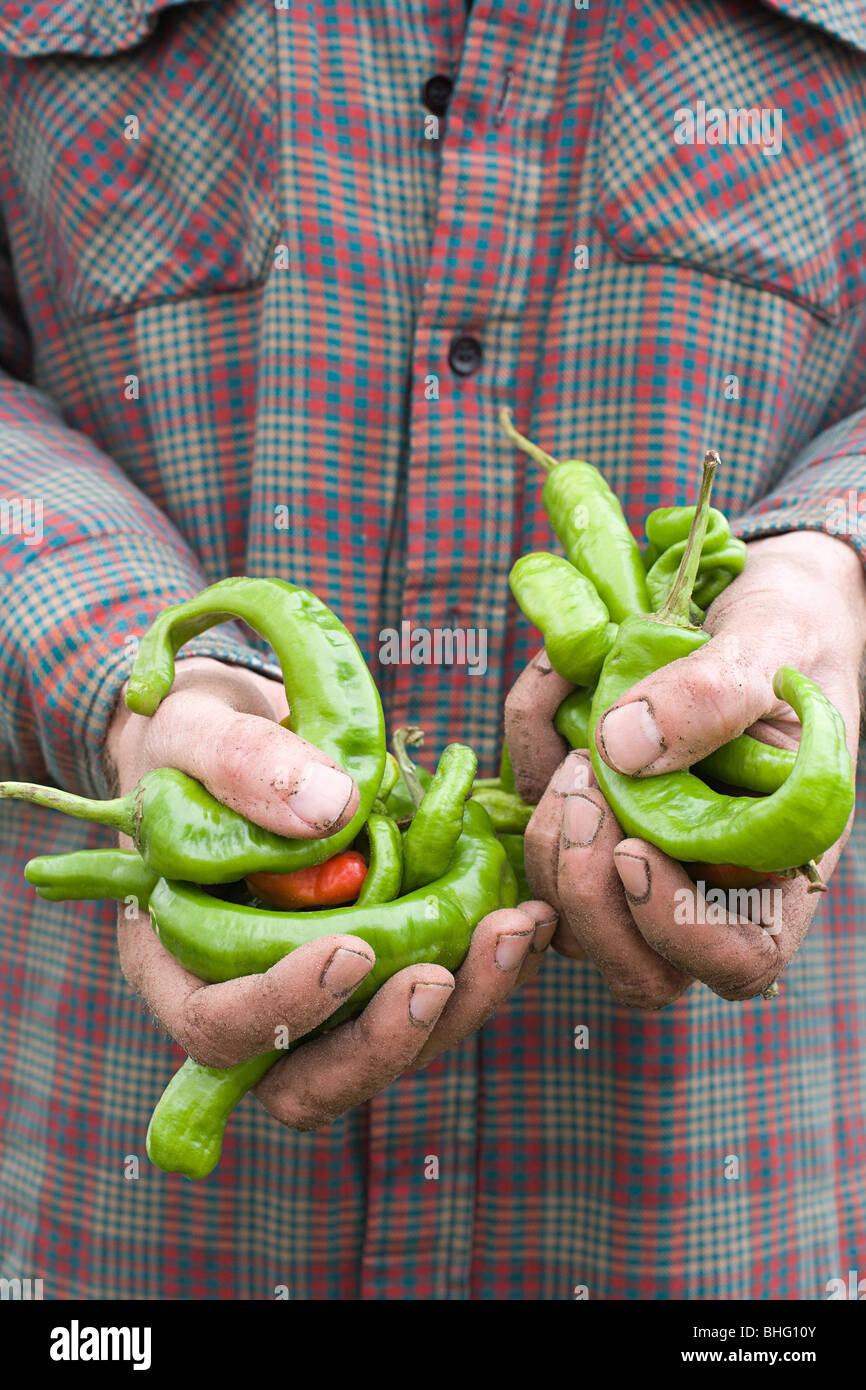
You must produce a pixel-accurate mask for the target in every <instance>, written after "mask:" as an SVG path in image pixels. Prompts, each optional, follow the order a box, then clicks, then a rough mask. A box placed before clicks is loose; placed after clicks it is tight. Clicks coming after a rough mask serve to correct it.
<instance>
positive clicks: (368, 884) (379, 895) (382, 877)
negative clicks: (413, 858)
mask: <svg viewBox="0 0 866 1390" xmlns="http://www.w3.org/2000/svg"><path fill="white" fill-rule="evenodd" d="M365 831H366V835H367V843H368V845H369V858H368V868H367V877H366V878H365V879H364V882H363V883H362V885H361V891H360V893H359V894H358V897H357V898H356V900H355V907H372V906H373V905H374V904H375V903H389V902H391V900H392V899H393V898H396V897H397V896H398V895H399V892H400V884H401V882H402V879H403V838H402V836H401V834H400V831H399V829H398V828H397V822H396V821H395V820H392V818H391V817H390V816H388V815H378V814H374V815H370V816H369V818H368V820H367V824H366V826H365Z"/></svg>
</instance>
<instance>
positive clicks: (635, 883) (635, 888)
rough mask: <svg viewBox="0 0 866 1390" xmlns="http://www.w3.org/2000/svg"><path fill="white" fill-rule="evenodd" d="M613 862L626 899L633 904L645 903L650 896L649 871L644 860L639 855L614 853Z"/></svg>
mask: <svg viewBox="0 0 866 1390" xmlns="http://www.w3.org/2000/svg"><path fill="white" fill-rule="evenodd" d="M613 862H614V864H616V871H617V873H618V874H619V877H620V881H621V883H622V886H623V888H624V889H625V893H626V897H627V898H628V899H629V900H630V901H631V902H633V903H645V902H646V900H647V898H648V897H649V895H650V871H649V864H648V863H647V862H646V860H645V859H641V857H640V855H639V854H616V853H614V856H613Z"/></svg>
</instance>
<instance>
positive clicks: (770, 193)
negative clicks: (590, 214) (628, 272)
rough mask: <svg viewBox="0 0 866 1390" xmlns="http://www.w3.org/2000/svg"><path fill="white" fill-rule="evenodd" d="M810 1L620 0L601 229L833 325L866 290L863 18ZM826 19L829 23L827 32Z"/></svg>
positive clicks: (840, 5)
mask: <svg viewBox="0 0 866 1390" xmlns="http://www.w3.org/2000/svg"><path fill="white" fill-rule="evenodd" d="M815 9H816V7H814V6H810V5H805V4H800V3H798V0H784V3H783V0H778V3H772V4H770V3H769V0H768V3H766V4H764V5H756V4H753V3H746V0H703V2H702V3H698V0H690V3H686V4H684V3H682V0H657V3H656V4H654V5H651V6H647V5H643V4H640V3H637V2H636V0H623V3H621V5H620V7H619V15H618V19H615V20H614V21H613V23H614V24H615V32H614V36H613V42H612V49H611V59H610V68H609V71H608V73H607V84H606V88H605V92H604V98H603V108H602V112H601V117H600V140H599V164H598V170H597V174H596V195H597V197H596V209H597V211H596V218H595V220H596V226H597V228H598V230H599V231H600V232H601V234H602V236H603V237H604V238H605V240H606V241H607V242H608V243H609V244H610V245H611V246H612V247H613V249H614V251H615V252H616V254H617V255H618V256H619V257H621V258H622V259H624V260H628V261H642V262H667V263H671V264H675V265H684V266H691V267H693V268H695V269H697V270H700V271H704V272H706V273H708V274H711V275H716V276H722V277H725V278H728V279H731V280H736V281H739V282H742V283H744V284H747V285H750V286H754V287H756V288H758V289H761V290H766V291H769V292H771V293H773V294H777V295H782V296H784V297H786V298H788V299H791V300H793V301H795V302H796V303H798V304H800V305H803V306H804V307H805V308H806V309H808V310H810V311H811V312H812V313H813V314H815V315H817V316H818V317H819V318H821V319H824V320H827V321H833V320H836V319H840V318H842V317H843V316H845V315H846V314H849V313H851V312H852V311H854V310H856V309H857V308H858V307H859V306H860V305H861V304H862V303H863V301H864V299H866V256H864V241H866V236H864V232H866V226H864V208H866V14H864V12H863V8H862V6H861V5H860V4H855V3H844V2H843V0H825V3H824V4H823V5H822V7H821V13H820V16H819V15H818V14H817V13H813V14H812V15H811V16H810V18H811V23H805V22H803V20H804V19H805V16H806V12H807V11H814V10H815ZM819 26H820V27H819Z"/></svg>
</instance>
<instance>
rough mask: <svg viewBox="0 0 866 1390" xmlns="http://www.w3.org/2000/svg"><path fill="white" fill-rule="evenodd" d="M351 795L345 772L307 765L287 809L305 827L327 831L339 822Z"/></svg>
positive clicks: (324, 765)
mask: <svg viewBox="0 0 866 1390" xmlns="http://www.w3.org/2000/svg"><path fill="white" fill-rule="evenodd" d="M351 795H352V779H351V777H347V775H346V773H345V772H341V771H340V769H339V768H337V767H328V766H326V764H325V763H307V766H306V767H305V768H304V771H303V773H302V775H301V778H300V780H299V782H298V784H297V786H296V787H295V790H294V791H293V792H292V794H291V796H290V797H289V805H290V806H291V808H292V810H293V811H294V813H295V815H296V816H299V817H300V819H301V820H302V821H306V823H307V825H314V826H316V828H317V829H319V830H327V829H328V827H329V826H331V825H333V824H334V821H337V820H339V819H340V816H341V815H342V814H343V812H344V811H345V809H346V807H347V806H348V804H349V797H350V796H351Z"/></svg>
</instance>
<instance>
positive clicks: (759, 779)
mask: <svg viewBox="0 0 866 1390" xmlns="http://www.w3.org/2000/svg"><path fill="white" fill-rule="evenodd" d="M795 761H796V757H795V754H794V753H792V752H791V750H790V749H789V748H774V747H773V745H772V744H770V743H761V742H760V740H759V739H756V738H752V737H751V736H750V735H749V734H740V736H739V738H734V739H731V742H730V743H726V744H725V746H724V748H717V749H716V751H715V752H714V753H710V755H709V757H707V758H702V759H701V761H700V762H699V763H696V764H695V769H694V770H695V771H696V772H698V773H699V774H700V775H701V777H710V778H712V779H713V781H715V782H724V783H725V785H726V786H728V787H742V788H743V789H744V790H745V791H751V792H760V793H761V795H762V796H768V795H769V794H770V793H771V792H774V791H777V790H778V789H779V787H781V785H782V783H783V782H784V781H785V780H786V779H787V777H788V774H789V773H790V771H791V768H792V767H793V766H794V762H795Z"/></svg>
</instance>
